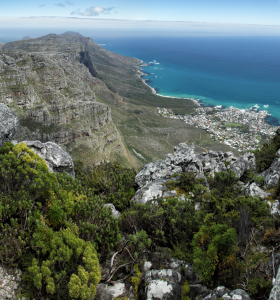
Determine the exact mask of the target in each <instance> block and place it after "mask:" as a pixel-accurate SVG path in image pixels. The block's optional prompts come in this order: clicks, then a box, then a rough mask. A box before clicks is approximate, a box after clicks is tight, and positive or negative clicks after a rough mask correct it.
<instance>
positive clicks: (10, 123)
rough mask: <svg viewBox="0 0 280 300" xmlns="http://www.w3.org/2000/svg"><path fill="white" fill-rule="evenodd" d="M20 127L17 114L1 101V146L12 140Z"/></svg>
mask: <svg viewBox="0 0 280 300" xmlns="http://www.w3.org/2000/svg"><path fill="white" fill-rule="evenodd" d="M18 127H19V119H18V117H17V115H16V114H15V113H14V112H13V111H12V110H11V109H10V108H9V107H8V106H7V105H5V104H3V103H0V147H2V146H3V145H4V143H5V142H9V141H11V140H12V138H13V136H14V135H15V134H16V132H17V130H18Z"/></svg>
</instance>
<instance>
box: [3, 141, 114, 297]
mask: <svg viewBox="0 0 280 300" xmlns="http://www.w3.org/2000/svg"><path fill="white" fill-rule="evenodd" d="M0 170H1V172H0V220H1V225H0V259H1V264H2V265H5V266H6V267H8V268H10V267H19V268H20V269H22V271H23V280H24V281H25V283H26V284H27V285H26V288H25V290H24V291H23V294H24V295H25V296H27V297H29V298H35V299H38V298H42V297H44V298H48V299H54V298H55V299H57V298H59V299H69V298H74V299H92V298H93V297H94V295H95V286H96V284H97V283H98V282H99V280H100V276H101V275H100V269H99V262H98V257H97V253H96V250H95V248H94V244H96V245H97V244H98V242H99V240H98V239H100V238H102V236H101V235H102V234H103V233H104V234H106V235H107V236H109V240H110V239H111V240H112V239H113V237H112V236H114V238H115V239H117V237H118V235H117V232H118V229H117V228H118V227H117V224H116V221H115V220H114V221H112V216H111V212H109V211H107V210H106V209H105V208H104V207H103V204H102V203H101V204H100V203H99V202H98V201H97V200H96V199H94V198H91V199H90V200H88V198H87V195H86V194H79V192H83V191H84V189H83V187H82V185H81V184H80V183H79V181H75V180H74V179H73V178H71V177H69V176H68V175H66V174H63V175H59V176H58V177H59V179H60V180H57V177H56V176H55V174H53V173H49V171H48V167H47V165H46V162H45V161H44V160H43V159H42V158H40V157H39V156H37V155H35V153H34V152H33V151H31V150H30V149H29V148H28V147H27V146H26V145H25V144H23V143H21V144H18V145H16V146H13V145H12V144H11V143H6V144H5V145H4V147H3V148H0ZM69 183H72V185H71V184H69ZM74 187H76V190H72V189H73V188H74ZM93 202H95V205H96V206H98V208H99V209H95V211H94V212H91V211H89V212H88V214H87V215H86V217H84V218H82V217H81V218H80V219H81V220H82V221H84V222H86V220H87V219H86V218H88V219H90V215H91V217H92V219H91V225H93V227H94V226H95V225H97V226H99V231H98V230H95V228H90V229H88V232H87V233H88V234H89V235H90V237H91V239H89V240H90V241H85V240H84V239H82V238H81V236H82V234H80V235H81V236H80V237H79V233H82V232H83V227H82V226H81V228H79V227H78V226H77V225H75V223H74V222H73V219H74V216H75V213H76V211H75V209H76V207H80V206H79V205H81V204H85V205H86V204H87V203H91V206H89V207H93V206H94V205H93V204H92V203H93ZM78 211H79V209H78ZM104 218H106V220H104ZM95 220H96V222H97V223H96V224H95ZM100 220H102V222H101V221H100ZM75 221H77V220H75ZM76 223H78V222H76ZM114 224H115V225H116V226H115V227H114V226H112V225H114ZM110 226H112V227H113V229H112V230H111V231H110V230H109V227H110ZM90 231H94V234H90ZM110 232H112V234H111V235H110ZM101 233H102V234H101ZM92 236H93V237H94V238H92ZM100 236H101V237H100ZM106 241H108V240H105V246H106V247H107V248H110V245H107V244H106Z"/></svg>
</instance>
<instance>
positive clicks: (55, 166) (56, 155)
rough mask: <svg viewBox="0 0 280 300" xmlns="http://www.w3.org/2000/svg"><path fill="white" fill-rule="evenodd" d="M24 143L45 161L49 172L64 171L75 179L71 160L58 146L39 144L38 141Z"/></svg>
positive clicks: (50, 143) (48, 143)
mask: <svg viewBox="0 0 280 300" xmlns="http://www.w3.org/2000/svg"><path fill="white" fill-rule="evenodd" d="M24 143H25V144H26V145H27V146H28V147H29V148H30V149H31V150H33V151H34V152H35V153H36V154H37V155H39V156H40V157H42V158H43V159H44V160H45V161H46V163H47V165H48V168H49V171H50V172H55V173H60V172H63V171H65V172H66V173H67V174H68V175H70V176H72V177H74V178H75V171H74V163H73V160H72V158H71V156H70V155H69V154H68V153H67V152H66V151H64V150H63V149H62V148H61V147H60V146H59V145H57V144H55V143H52V142H47V143H41V142H40V141H24Z"/></svg>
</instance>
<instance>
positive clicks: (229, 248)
mask: <svg viewBox="0 0 280 300" xmlns="http://www.w3.org/2000/svg"><path fill="white" fill-rule="evenodd" d="M236 243H237V235H236V232H235V230H234V229H233V228H229V229H228V228H227V226H226V225H222V224H213V225H212V226H210V227H207V226H204V225H203V226H201V228H200V230H199V232H197V233H196V234H195V235H194V238H193V241H192V246H193V262H194V270H195V271H196V272H197V274H198V275H199V276H200V278H201V279H202V280H203V282H204V283H206V284H207V285H210V286H212V285H213V284H223V285H226V286H233V285H234V284H235V283H237V282H236V281H237V280H238V279H239V278H238V277H239V276H240V273H241V266H240V264H239V263H238V262H237V259H236V251H237V249H236V247H235V245H236Z"/></svg>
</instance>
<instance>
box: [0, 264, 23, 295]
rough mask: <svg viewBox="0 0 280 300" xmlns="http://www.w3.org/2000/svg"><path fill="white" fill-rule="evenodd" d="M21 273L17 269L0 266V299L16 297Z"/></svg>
mask: <svg viewBox="0 0 280 300" xmlns="http://www.w3.org/2000/svg"><path fill="white" fill-rule="evenodd" d="M21 274H22V272H21V270H19V269H9V270H7V269H5V268H2V267H0V299H12V300H15V299H16V296H17V294H18V293H19V292H20V290H21V281H22V279H21ZM23 299H25V298H22V300H23Z"/></svg>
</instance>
